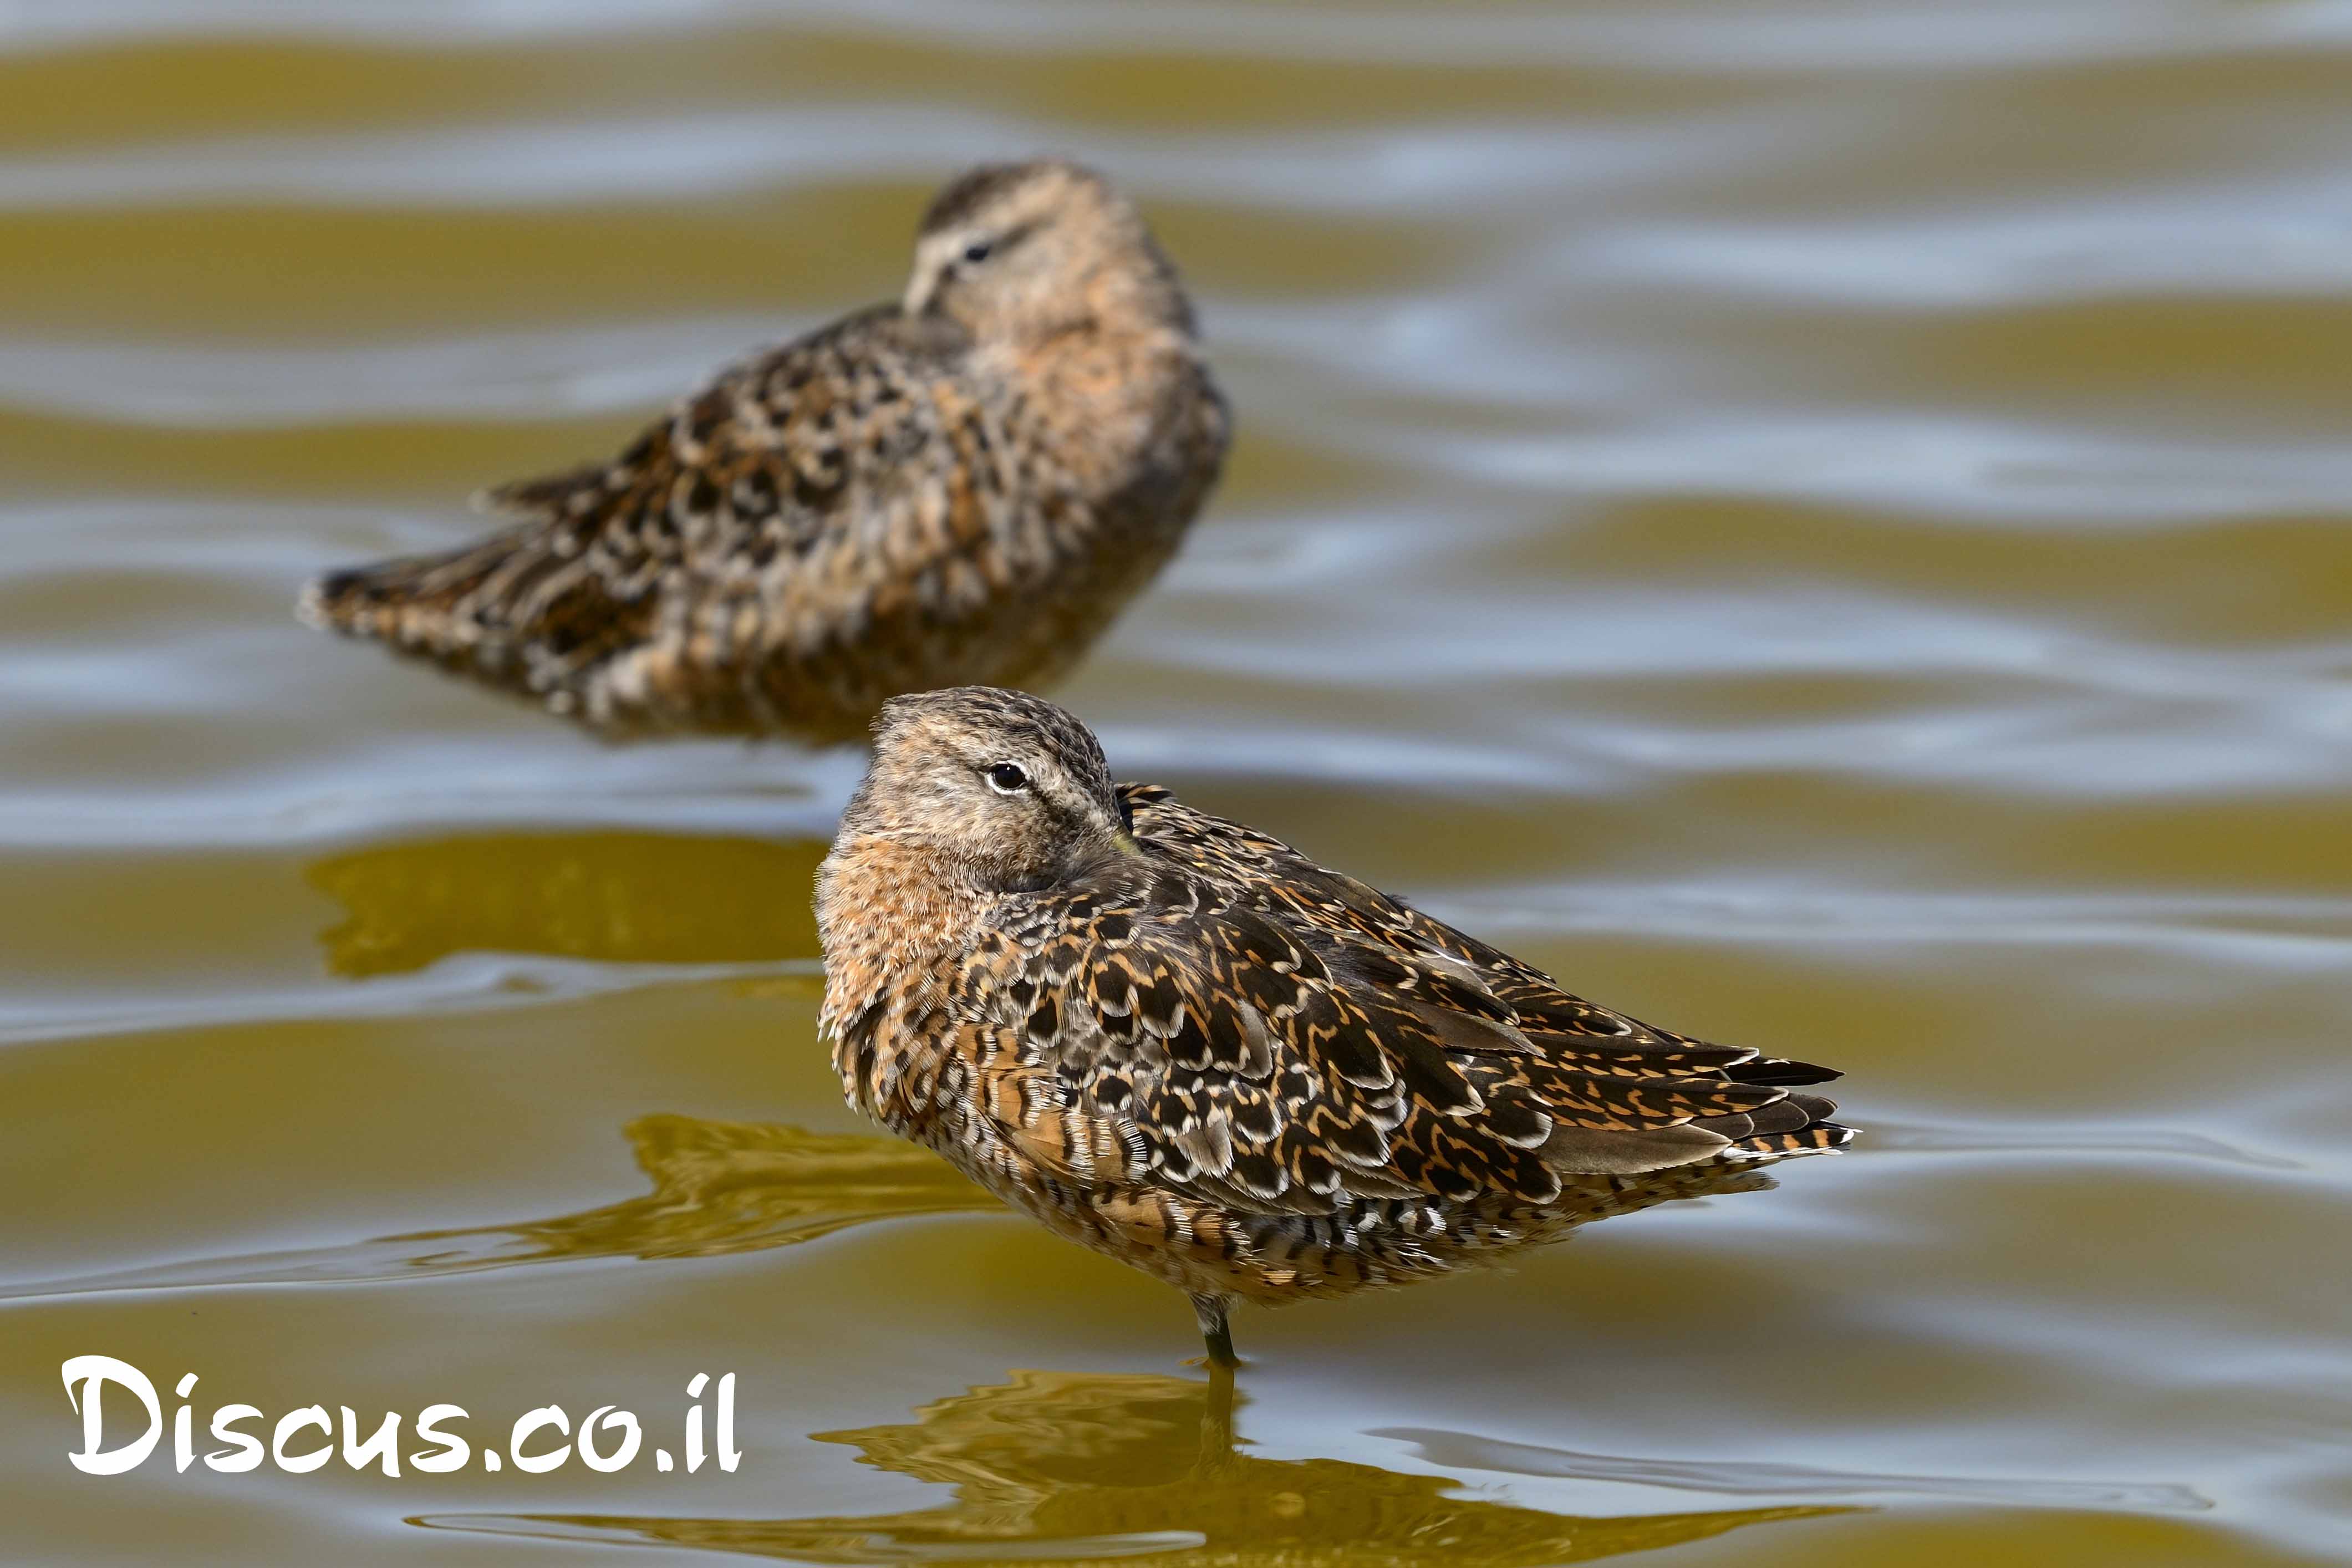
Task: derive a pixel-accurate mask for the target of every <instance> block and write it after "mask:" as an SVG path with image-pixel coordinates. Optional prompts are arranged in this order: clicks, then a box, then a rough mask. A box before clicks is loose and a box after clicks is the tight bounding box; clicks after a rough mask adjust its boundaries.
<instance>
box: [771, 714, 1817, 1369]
mask: <svg viewBox="0 0 2352 1568" xmlns="http://www.w3.org/2000/svg"><path fill="white" fill-rule="evenodd" d="M817 921H818V927H819V931H820V932H821V934H822V935H823V938H824V966H825V998H824V1013H823V1021H824V1027H825V1028H826V1030H827V1031H828V1032H829V1033H830V1034H831V1036H832V1037H833V1038H834V1042H835V1045H834V1060H835V1066H836V1067H837V1068H839V1070H840V1072H841V1077H842V1083H843V1088H844V1089H845V1092H846V1093H847V1095H848V1097H849V1099H850V1101H851V1102H852V1103H853V1104H854V1105H856V1106H857V1107H858V1108H859V1109H861V1110H865V1111H866V1112H867V1113H868V1114H869V1115H872V1116H873V1117H875V1118H876V1119H877V1120H878V1121H881V1122H882V1123H883V1124H884V1125H886V1126H887V1127H889V1128H890V1129H892V1130H893V1131H897V1132H898V1133H899V1134H901V1135H902V1136H905V1137H908V1138H911V1139H913V1140H915V1141H916V1142H920V1143H923V1144H926V1145H928V1146H929V1147H930V1148H932V1149H934V1150H937V1151H938V1152H940V1153H941V1154H944V1155H945V1156H946V1157H947V1158H948V1159H949V1160H950V1162H951V1163H954V1164H955V1165H956V1166H957V1167H958V1168H959V1169H961V1171H963V1172H964V1173H966V1174H967V1175H970V1176H971V1177H972V1178H974V1179H975V1180H977V1181H979V1182H980V1183H981V1184H982V1185H984V1186H986V1187H988V1188H989V1189H990V1190H992V1191H993V1192H995V1193H996V1194H998V1195H1000V1196H1002V1197H1003V1198H1004V1199H1005V1200H1006V1201H1008V1202H1010V1203H1012V1204H1013V1205H1015V1206H1016V1207H1018V1208H1020V1209H1022V1210H1024V1212H1026V1213H1028V1214H1030V1215H1033V1216H1034V1217H1035V1218H1037V1219H1038V1220H1040V1221H1042V1222H1044V1224H1045V1226H1047V1227H1048V1228H1050V1229H1052V1230H1053V1231H1055V1233H1056V1234H1058V1235H1061V1236H1063V1237H1068V1238H1069V1239H1071V1240H1074V1241H1076V1242H1079V1243H1081V1244H1082V1245H1085V1246H1087V1247H1093V1248H1095V1249H1097V1251H1101V1252H1106V1253H1108V1254H1109V1255H1110V1256H1112V1257H1114V1258H1118V1259H1120V1260H1121V1261H1123V1262H1126V1263H1129V1264H1132V1265H1134V1266H1135V1267H1137V1268H1141V1269H1143V1270H1144V1271H1145V1272H1146V1273H1149V1274H1150V1275H1152V1276H1154V1277H1155V1278H1158V1279H1163V1280H1166V1281H1167V1282H1168V1283H1170V1284H1171V1285H1174V1286H1176V1287H1177V1288H1178V1289H1181V1290H1184V1291H1185V1292H1187V1293H1188V1294H1189V1295H1190V1296H1191V1297H1192V1303H1193V1306H1194V1309H1195V1310H1196V1312H1197V1313H1198V1315H1199V1319H1200V1323H1201V1328H1202V1333H1203V1335H1204V1336H1205V1337H1206V1339H1207V1341H1208V1344H1209V1351H1210V1356H1211V1359H1212V1361H1213V1362H1215V1363H1231V1361H1232V1359H1233V1342H1232V1337H1231V1332H1230V1330H1229V1327H1228V1322H1227V1315H1228V1312H1229V1310H1230V1309H1231V1308H1232V1306H1233V1304H1234V1302H1235V1301H1236V1300H1253V1301H1259V1302H1265V1303H1276V1302H1281V1301H1286V1300H1297V1299H1301V1298H1306V1297H1314V1296H1329V1295H1338V1294H1343V1293H1346V1292H1349V1291H1352V1290H1357V1289H1363V1288H1366V1287H1370V1286H1378V1285H1391V1284H1401V1283H1404V1282H1406V1281H1409V1280H1412V1279H1422V1278H1426V1277H1428V1276H1431V1275H1435V1274H1440V1273H1444V1272H1446V1271H1448V1270H1450V1269H1453V1268H1457V1267H1460V1266H1462V1265H1464V1264H1466V1263H1472V1262H1478V1261H1487V1260H1492V1259H1496V1258H1501V1257H1504V1256H1507V1255H1508V1254H1510V1253H1512V1252H1515V1251H1517V1250H1518V1249H1520V1248H1522V1247H1528V1246H1530V1245H1533V1244H1536V1243H1538V1242H1543V1241H1547V1240H1550V1239H1552V1238H1554V1237H1558V1236H1559V1235H1561V1234H1564V1233H1565V1231H1566V1230H1568V1229H1569V1228H1570V1227H1572V1226H1575V1225H1578V1224H1580V1223H1582V1222H1583V1221H1585V1220H1589V1219H1592V1218H1597V1217H1602V1216H1604V1215H1610V1214H1615V1213H1623V1212H1628V1211H1630V1210H1633V1209H1636V1208H1643V1207H1646V1206H1648V1205H1651V1204H1653V1203H1656V1202H1660V1201H1662V1200H1664V1199H1667V1198H1672V1197H1678V1196H1695V1195H1698V1194H1703V1193H1708V1192H1717V1191H1722V1190H1725V1189H1726V1187H1727V1184H1736V1180H1737V1178H1738V1177H1739V1176H1741V1175H1744V1174H1746V1173H1748V1171H1749V1170H1750V1168H1752V1167H1753V1166H1754V1165H1755V1164H1756V1163H1759V1162H1762V1161H1767V1160H1770V1159H1774V1158H1777V1157H1780V1156H1783V1155H1789V1154H1796V1153H1805V1152H1813V1151H1817V1150H1824V1149H1834V1148H1837V1147H1840V1146H1841V1145H1843V1144H1844V1143H1845V1142H1847V1141H1848V1140H1849V1139H1850V1138H1851V1137H1852V1133H1851V1131H1849V1130H1848V1129H1846V1128H1843V1127H1841V1126H1839V1125H1837V1124H1836V1123H1835V1122H1832V1121H1829V1120H1827V1118H1828V1116H1829V1115H1830V1113H1831V1112H1832V1110H1834V1109H1835V1107H1834V1106H1832V1104H1831V1102H1830V1101H1828V1100H1823V1099H1821V1098H1819V1097H1817V1096H1813V1095H1809V1094H1801V1093H1796V1092H1793V1090H1794V1089H1796V1088H1797V1087H1798V1086H1802V1085H1806V1084H1813V1083H1819V1082H1822V1081H1823V1080H1825V1079H1832V1078H1834V1077H1836V1076H1837V1075H1836V1074H1835V1073H1834V1072H1832V1071H1830V1070H1829V1069H1827V1068H1818V1067H1813V1066H1811V1065H1809V1064H1807V1063H1803V1062H1792V1061H1783V1060H1779V1059H1776V1058H1768V1057H1763V1056H1760V1055H1759V1054H1758V1053H1757V1052H1755V1051H1753V1050H1749V1049H1746V1048H1742V1047H1729V1046H1717V1045H1710V1044H1707V1043H1706V1042H1705V1041H1701V1040H1695V1039H1691V1038H1689V1037H1685V1036H1681V1035H1675V1034H1669V1033H1667V1032H1666V1031H1664V1030H1663V1029H1654V1028H1652V1027H1650V1026H1647V1025H1645V1024H1642V1023H1638V1022H1636V1021H1635V1020H1633V1019H1632V1018H1629V1017H1626V1016H1624V1015H1622V1014H1621V1013H1616V1012H1613V1011H1612V1010H1610V1009H1609V1008H1606V1007H1601V1006H1598V1005H1594V1004H1592V1003H1590V1002H1586V1001H1584V1000H1582V999H1581V998H1580V997H1577V996H1573V995H1570V994H1569V993H1568V992H1566V991H1564V990H1562V989H1561V988H1560V987H1559V984H1557V983H1556V982H1554V981H1553V980H1552V978H1551V977H1550V976H1549V975H1547V974H1545V973H1541V972H1540V971H1538V970H1537V969H1535V968H1534V967H1532V966H1531V965H1528V964H1527V963H1521V962H1520V961H1519V960H1517V959H1515V958H1513V957H1511V956H1510V955H1509V954H1507V953H1505V952H1500V951H1498V950H1496V949H1495V948H1493V947H1489V946H1487V945H1486V943H1485V942H1480V941H1478V940H1477V939H1476V938H1475V937H1471V936H1467V935H1465V934H1464V933H1463V932H1461V931H1455V930H1454V929H1453V928H1452V927H1450V926H1447V925H1445V924H1444V923H1442V922H1440V921H1435V920H1432V919H1431V918H1430V917H1428V916H1427V915H1424V914H1422V913H1421V912H1419V911H1418V910H1413V909H1411V908H1409V907H1408V906H1406V905H1404V904H1402V903H1401V902H1399V901H1398V900H1394V899H1391V898H1390V897H1389V896H1387V895H1386V894H1383V893H1381V892H1379V891H1377V890H1376V889H1372V888H1369V887H1367V886H1365V885H1364V884H1363V883H1361V882H1359V881H1356V880H1355V879H1352V878H1350V877H1347V876H1343V875H1341V874H1340V873H1339V872H1337V871H1332V870H1329V869H1327V868H1324V867H1321V866H1318V865H1317V864H1315V863H1314V862H1313V861H1311V860H1308V859H1307V858H1305V857H1304V856H1301V855H1299V854H1298V853H1297V851H1296V850H1293V849H1292V848H1290V847H1288V846H1287V845H1285V844H1283V843H1281V842H1280V841H1278V840H1276V839H1274V838H1270V837H1266V836H1265V835H1264V834H1261V833H1257V832H1255V831H1253V830H1252V829H1250V828H1247V827H1244V826H1241V825H1240V824H1238V823H1234V822H1228V821H1226V820H1224V819H1223V818H1222V817H1216V816H1209V815H1208V814H1206V813H1205V812H1200V811H1195V810H1193V809H1192V808H1191V807H1189V806H1185V805H1179V804H1178V803H1177V802H1176V801H1175V800H1174V799H1173V798H1172V797H1171V795H1169V793H1168V792H1167V791H1165V790H1162V789H1157V788H1153V787H1150V786H1145V785H1137V784H1113V783H1112V781H1111V775H1110V772H1109V769H1108V765H1107V764H1106V763H1105V762H1104V760H1103V754H1102V749H1101V747H1100V746H1099V745H1098V744H1097V742H1096V740H1095V737H1094V735H1093V734H1092V733H1091V732H1090V731H1088V730H1087V728H1086V726H1085V725H1083V724H1081V723H1079V722H1078V721H1077V720H1076V719H1074V718H1072V717H1071V716H1070V715H1069V714H1068V713H1066V712H1065V711H1063V710H1061V709H1059V708H1057V707H1055V706H1054V705H1053V704H1052V703H1050V702H1046V701H1044V700H1041V699H1038V698H1034V697H1030V696H1026V695H1024V694H1021V693H1017V692H1011V691H998V690H990V689H978V688H967V689H960V690H953V691H939V692H931V693H929V694H926V695H922V696H915V697H904V698H900V699H898V700H896V701H893V702H891V703H890V704H888V705H887V707H885V708H884V709H883V710H882V715H881V718H880V719H879V720H878V721H877V724H876V735H875V747H874V753H873V757H872V759H871V761H870V763H869V764H868V767H867V771H866V778H865V781H864V783H862V784H860V785H859V786H858V789H857V792H856V795H853V796H852V797H851V800H850V803H849V808H848V810H847V812H846V813H845V815H844V816H843V818H842V823H841V830H840V834H839V837H837V838H836V839H835V843H834V847H833V852H832V853H831V855H829V856H828V857H827V858H826V859H825V862H824V868H823V869H822V870H821V871H820V873H819V876H818V881H817Z"/></svg>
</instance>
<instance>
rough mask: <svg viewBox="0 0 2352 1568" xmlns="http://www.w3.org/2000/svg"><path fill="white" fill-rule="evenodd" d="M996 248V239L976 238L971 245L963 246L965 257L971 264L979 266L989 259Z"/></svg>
mask: <svg viewBox="0 0 2352 1568" xmlns="http://www.w3.org/2000/svg"><path fill="white" fill-rule="evenodd" d="M995 249H996V242H995V241H994V240H992V239H975V240H973V241H972V242H971V244H970V245H967V246H965V247H963V258H964V260H965V261H966V262H968V263H969V264H971V266H974V267H977V266H979V265H980V264H981V263H982V262H983V261H985V260H987V259H988V258H989V256H990V255H991V254H992V252H993V251H994V250H995Z"/></svg>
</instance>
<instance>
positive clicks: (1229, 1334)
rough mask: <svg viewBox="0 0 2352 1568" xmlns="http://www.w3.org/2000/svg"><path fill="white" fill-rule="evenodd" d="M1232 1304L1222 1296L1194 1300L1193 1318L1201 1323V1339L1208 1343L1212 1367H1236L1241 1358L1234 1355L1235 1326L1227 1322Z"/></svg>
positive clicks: (1201, 1297)
mask: <svg viewBox="0 0 2352 1568" xmlns="http://www.w3.org/2000/svg"><path fill="white" fill-rule="evenodd" d="M1229 1305H1230V1302H1229V1301H1228V1300H1227V1299H1226V1298H1224V1297H1222V1296H1195V1297H1193V1298H1192V1316H1193V1317H1194V1318H1195V1319H1197V1320H1198V1321H1200V1324H1201V1338H1202V1339H1203V1340H1205V1341H1207V1342H1208V1345H1209V1364H1210V1365H1211V1366H1222V1367H1236V1366H1239V1365H1241V1364H1242V1361H1241V1357H1239V1356H1237V1355H1235V1354H1234V1331H1233V1325H1232V1324H1231V1323H1230V1322H1228V1321H1226V1316H1225V1314H1226V1310H1227V1308H1228V1307H1229Z"/></svg>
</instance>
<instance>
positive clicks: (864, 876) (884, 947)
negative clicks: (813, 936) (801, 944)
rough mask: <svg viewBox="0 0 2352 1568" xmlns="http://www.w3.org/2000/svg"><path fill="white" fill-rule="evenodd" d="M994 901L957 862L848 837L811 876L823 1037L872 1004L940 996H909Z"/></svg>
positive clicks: (894, 843) (895, 843) (914, 846)
mask: <svg viewBox="0 0 2352 1568" xmlns="http://www.w3.org/2000/svg"><path fill="white" fill-rule="evenodd" d="M998 896H999V895H998V894H997V893H996V892H993V891H992V890H990V889H988V888H986V887H985V886H983V885H982V881H981V879H980V878H979V877H978V876H977V875H976V874H974V872H973V871H972V869H971V868H970V867H968V866H966V865H964V864H962V863H961V861H960V860H959V859H958V858H956V857H954V856H950V855H948V854H945V853H943V852H942V851H940V849H939V848H937V847H934V846H931V845H929V844H925V843H923V842H921V841H920V840H919V839H914V838H907V837H898V835H895V834H891V833H887V832H879V833H845V834H844V835H843V836H842V837H841V839H840V841H839V842H837V843H835V846H834V847H833V852H832V853H831V854H829V855H827V856H826V857H825V858H824V865H823V866H822V867H820V868H819V869H818V871H817V883H816V921H817V933H818V936H819V939H820V940H821V941H822V942H824V1012H823V1014H822V1015H821V1016H820V1018H819V1022H820V1024H821V1026H823V1028H824V1031H825V1032H826V1033H827V1034H831V1035H835V1036H837V1035H839V1033H840V1032H841V1031H842V1030H843V1029H844V1028H845V1027H846V1026H849V1025H850V1024H851V1023H852V1022H854V1021H855V1020H856V1019H857V1018H858V1017H859V1016H862V1015H863V1014H865V1013H866V1012H867V1011H869V1010H870V1009H872V1008H873V1007H874V1006H876V1005H877V1004H879V1005H886V1006H896V1005H905V1004H919V1003H925V1002H928V1001H935V1000H937V999H936V998H926V997H921V996H917V995H915V994H913V992H914V990H917V989H919V987H920V984H921V979H920V977H921V976H923V975H924V974H926V973H929V972H930V971H931V970H932V968H933V967H934V963H935V961H936V960H937V959H938V958H940V956H942V955H944V954H947V953H950V952H957V951H960V950H961V948H962V947H963V946H964V945H965V944H966V943H967V942H969V941H970V940H971V934H972V931H973V930H974V928H975V927H976V926H977V925H978V924H979V922H980V920H981V918H982V915H983V913H984V912H985V911H986V910H987V908H988V906H989V905H990V904H991V903H992V902H993V901H994V900H995V899H996V898H997V897H998Z"/></svg>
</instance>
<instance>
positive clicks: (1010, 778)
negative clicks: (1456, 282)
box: [988, 763, 1029, 795]
mask: <svg viewBox="0 0 2352 1568" xmlns="http://www.w3.org/2000/svg"><path fill="white" fill-rule="evenodd" d="M988 787H989V788H991V789H992V790H994V791H995V792H996V793H997V794H999V795H1019V794H1020V793H1021V792H1022V791H1023V790H1024V789H1027V788H1028V787H1029V775H1028V774H1027V773H1023V772H1022V771H1021V770H1020V769H1019V768H1016V767H1014V766H1013V764H1012V763H997V764H996V765H995V766H994V767H992V768H991V769H989V770H988Z"/></svg>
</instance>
